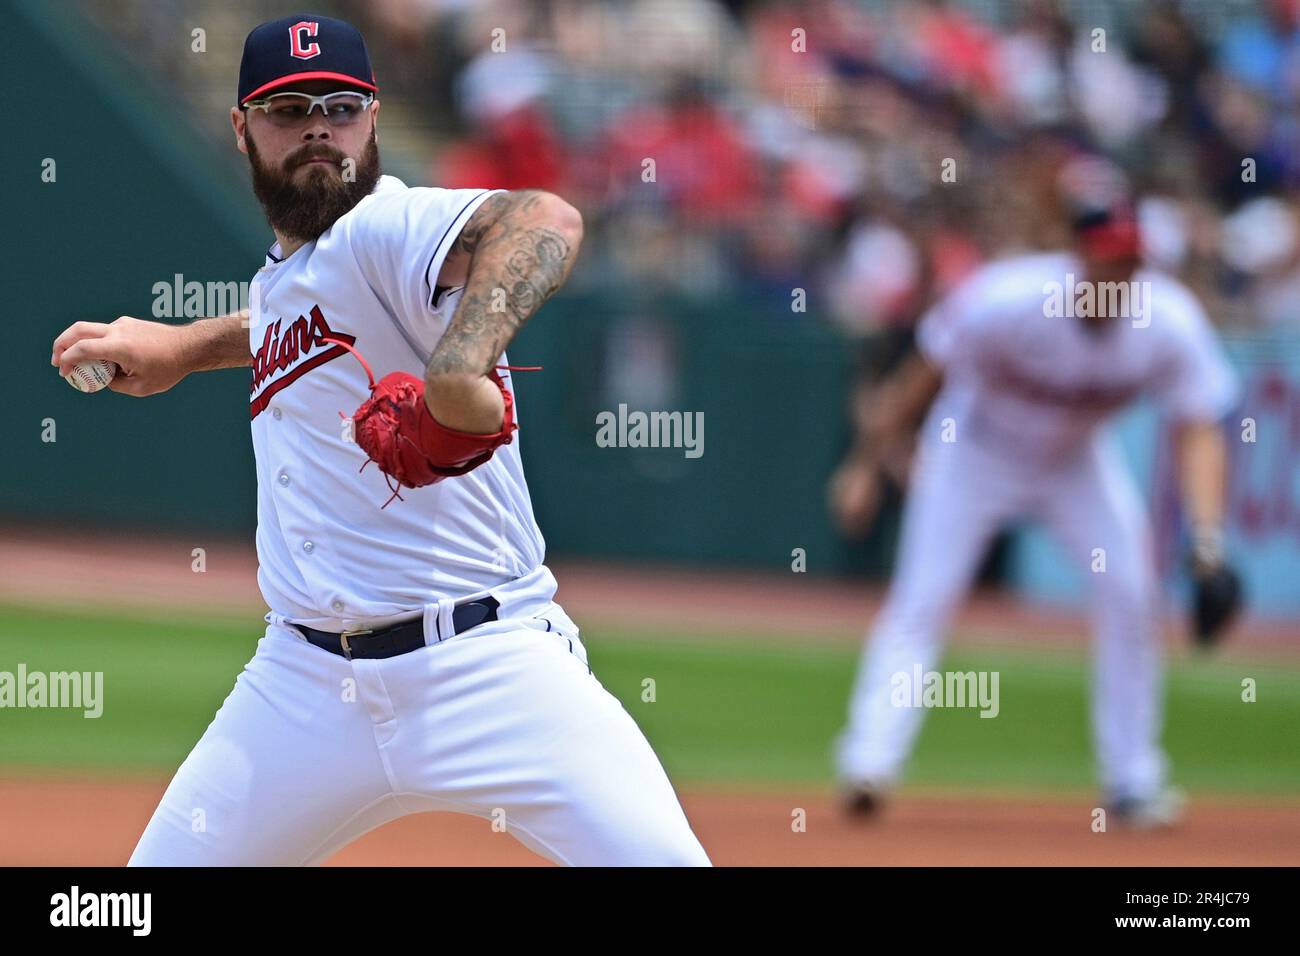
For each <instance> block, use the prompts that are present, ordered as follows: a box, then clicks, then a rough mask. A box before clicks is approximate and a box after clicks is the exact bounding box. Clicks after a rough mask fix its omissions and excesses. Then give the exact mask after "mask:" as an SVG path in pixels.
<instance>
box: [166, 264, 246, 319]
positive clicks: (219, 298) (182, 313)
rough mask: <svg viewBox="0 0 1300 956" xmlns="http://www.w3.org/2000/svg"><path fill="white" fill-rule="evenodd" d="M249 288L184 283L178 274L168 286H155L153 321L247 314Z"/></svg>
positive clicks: (243, 286)
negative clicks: (237, 313)
mask: <svg viewBox="0 0 1300 956" xmlns="http://www.w3.org/2000/svg"><path fill="white" fill-rule="evenodd" d="M249 285H250V283H249V282H247V281H244V282H235V281H233V280H232V281H230V282H199V281H198V280H196V279H191V280H189V281H188V282H187V281H186V280H185V276H184V275H182V274H181V273H179V272H178V273H176V274H175V275H174V276H172V281H171V282H155V283H154V284H153V288H152V289H151V290H150V291H152V292H153V297H154V298H153V317H154V318H155V319H210V318H214V317H215V316H218V315H229V314H230V313H232V312H247V311H248V301H249V299H248V296H249V291H248V290H249Z"/></svg>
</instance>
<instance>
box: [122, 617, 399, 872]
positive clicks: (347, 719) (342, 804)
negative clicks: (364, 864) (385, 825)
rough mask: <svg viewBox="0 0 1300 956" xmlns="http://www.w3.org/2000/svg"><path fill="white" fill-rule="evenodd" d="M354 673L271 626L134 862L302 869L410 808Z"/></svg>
mask: <svg viewBox="0 0 1300 956" xmlns="http://www.w3.org/2000/svg"><path fill="white" fill-rule="evenodd" d="M349 676H350V674H349V665H348V662H347V661H345V660H343V659H342V658H334V657H332V656H331V655H330V654H328V653H326V652H325V651H321V650H319V649H318V648H315V647H312V646H310V645H308V644H306V643H305V642H303V641H298V640H296V639H295V638H293V637H290V636H288V635H286V634H284V633H283V632H279V631H276V630H274V629H273V630H271V631H269V632H268V634H267V635H266V636H265V637H263V638H262V639H261V641H260V642H259V643H258V648H257V653H256V654H255V655H254V656H253V659H252V660H251V661H249V663H248V665H247V666H246V667H245V668H244V671H243V672H242V673H241V674H240V675H239V678H238V680H237V681H236V682H235V687H234V689H233V690H232V691H231V692H230V695H229V696H228V697H227V698H226V700H225V702H224V703H223V704H222V705H221V709H220V710H219V711H218V712H217V715H216V717H215V718H214V719H213V721H212V723H211V724H210V725H209V726H208V729H207V730H206V732H204V734H203V737H202V738H201V739H200V740H199V742H198V744H196V745H195V747H194V750H193V751H191V753H190V755H189V756H188V757H186V759H185V761H184V763H182V764H181V767H180V769H179V770H178V771H177V772H176V776H175V777H174V778H173V779H172V781H171V784H170V785H169V786H168V787H167V791H166V793H164V795H163V798H162V802H161V803H160V804H159V805H158V808H157V809H156V810H155V811H154V814H153V818H152V819H151V820H150V821H149V824H148V826H147V827H146V828H145V831H144V834H143V835H142V836H141V837H140V841H139V843H138V844H137V846H136V848H135V852H134V853H132V854H131V860H130V865H132V866H271V865H281V866H297V865H301V864H304V863H308V862H317V860H318V858H319V855H320V850H321V848H322V847H323V846H325V845H327V844H330V845H335V844H337V845H341V843H339V841H340V839H341V838H343V837H345V836H346V835H348V834H349V833H351V834H352V836H359V835H360V833H361V832H364V829H356V828H358V827H365V828H367V829H368V828H373V827H374V826H377V825H378V824H379V823H381V822H383V819H376V814H384V813H388V812H391V813H392V815H393V816H396V815H400V812H401V811H399V810H398V809H397V808H396V806H395V804H392V803H391V802H390V801H391V799H392V798H391V794H390V792H389V788H388V785H387V780H386V778H385V774H384V769H383V765H382V763H381V761H380V758H379V755H378V751H377V748H376V745H375V740H374V735H373V732H372V730H371V722H370V719H369V717H368V715H367V713H366V711H365V709H364V707H363V706H362V704H360V703H357V702H355V695H350V694H348V693H347V689H348V688H347V685H346V684H345V683H344V682H345V680H347V679H348V677H349ZM350 828H351V829H350ZM353 829H356V832H352V831H353ZM330 841H332V843H331V842H330ZM343 842H346V839H344V840H343Z"/></svg>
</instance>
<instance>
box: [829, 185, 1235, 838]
mask: <svg viewBox="0 0 1300 956" xmlns="http://www.w3.org/2000/svg"><path fill="white" fill-rule="evenodd" d="M1073 205H1074V211H1075V221H1074V226H1075V234H1076V237H1077V241H1076V248H1075V249H1073V250H1070V251H1068V252H1060V253H1049V254H1042V255H1031V256H1021V257H1017V258H1014V259H1008V260H1004V261H1001V262H995V263H992V264H990V265H988V266H986V267H985V268H983V269H982V270H980V271H978V272H977V273H976V274H975V275H973V276H972V277H971V278H970V279H968V280H967V281H966V282H965V283H964V284H963V285H962V286H960V287H959V288H958V289H957V290H956V291H955V292H954V293H953V294H952V295H951V296H950V297H949V298H948V299H947V300H945V301H943V302H941V303H939V304H938V305H937V306H936V307H935V308H934V309H932V310H931V312H930V313H929V314H927V315H926V316H925V317H924V318H923V319H922V321H921V323H920V326H919V328H918V334H917V344H918V351H917V354H915V355H914V356H913V357H912V358H911V359H910V360H909V361H908V362H907V363H906V364H905V365H904V366H903V367H902V369H900V371H899V372H898V373H897V375H896V376H895V377H894V379H893V380H892V381H891V382H889V383H887V385H886V386H885V387H884V388H883V389H882V390H881V391H879V392H877V393H876V394H877V396H878V401H877V404H876V405H875V406H874V407H873V408H871V409H867V410H865V412H864V413H863V414H862V415H861V416H860V424H859V434H858V441H857V444H856V446H855V448H854V450H853V451H852V452H851V453H850V455H849V457H848V459H847V461H846V462H845V464H844V465H843V466H841V469H840V471H839V473H838V474H837V475H836V476H835V478H834V479H833V482H832V501H833V504H834V508H835V510H836V512H837V513H838V517H839V518H840V520H841V523H842V524H843V525H844V526H849V527H851V526H854V525H856V524H860V522H859V521H858V518H859V515H857V514H856V512H857V511H859V510H861V509H863V508H864V507H866V506H868V505H869V499H868V496H867V494H866V493H865V489H869V488H870V487H871V480H870V475H869V470H870V469H872V468H875V467H877V465H876V463H877V462H880V461H882V460H883V457H882V450H887V449H890V448H891V447H894V446H895V445H896V444H897V443H898V441H899V440H900V438H901V436H902V435H904V434H905V433H907V432H908V430H909V428H911V427H914V426H915V424H916V422H917V421H918V420H919V419H920V418H921V416H922V415H925V414H926V410H927V409H928V410H929V413H928V417H927V418H926V420H925V424H924V425H923V426H922V428H921V435H920V438H919V440H918V442H917V451H916V458H915V462H914V465H913V467H912V473H911V480H910V491H909V496H908V500H907V503H906V506H905V509H904V515H903V526H902V535H901V539H900V542H899V553H898V559H897V563H896V567H895V573H894V578H893V580H892V582H891V584H890V588H889V594H888V597H887V599H886V601H885V604H884V607H883V608H882V609H881V611H880V614H879V616H878V617H877V619H876V621H875V624H874V627H873V630H872V632H871V634H870V637H869V640H868V643H867V647H866V650H865V653H864V655H863V658H862V664H861V667H860V669H859V671H858V675H857V683H856V686H855V689H854V691H853V696H852V699H851V702H850V706H849V720H848V726H847V728H846V729H845V731H844V733H843V735H842V736H841V738H840V740H839V748H838V760H839V766H838V772H839V775H840V778H841V781H842V783H843V785H844V788H845V790H846V792H847V804H848V808H849V810H850V811H851V812H854V813H858V814H866V813H870V812H873V811H874V810H875V809H876V808H877V807H878V806H879V804H880V802H881V800H882V799H883V797H884V796H885V795H886V794H887V793H888V792H889V790H891V789H892V788H893V787H894V786H895V784H896V783H897V781H898V779H899V777H900V776H901V773H902V769H903V766H904V763H905V761H906V759H907V757H908V755H909V753H910V752H911V749H912V746H913V744H914V742H915V740H916V736H917V733H918V731H919V730H920V725H921V719H922V716H923V710H922V709H919V708H917V707H913V706H903V705H900V704H899V699H897V698H896V697H895V696H894V693H893V692H894V691H895V689H896V682H897V680H898V677H897V675H900V674H901V675H904V676H906V675H912V674H915V673H918V672H919V673H928V672H930V671H931V670H932V669H933V668H934V667H936V666H937V664H938V662H939V659H940V656H941V654H942V651H943V646H944V640H945V637H946V630H947V628H948V625H949V623H950V621H951V618H952V615H953V612H954V610H955V609H956V607H957V605H958V603H959V602H960V601H961V599H962V598H963V596H964V594H965V592H966V590H967V588H968V587H969V585H970V582H971V580H972V578H973V576H974V574H975V572H976V570H977V569H978V566H979V563H980V560H981V558H982V557H983V554H984V552H985V550H986V548H987V546H988V544H989V542H990V541H991V540H992V538H993V536H994V535H995V534H996V533H997V532H998V530H999V529H1001V528H1002V527H1004V526H1006V525H1007V524H1009V523H1011V522H1014V521H1017V520H1021V519H1034V520H1038V521H1041V522H1043V523H1044V524H1045V525H1046V526H1047V527H1048V529H1049V530H1050V531H1051V532H1052V533H1053V534H1054V535H1055V536H1056V538H1057V539H1058V540H1059V541H1060V542H1061V544H1062V545H1063V546H1064V548H1065V551H1066V552H1067V554H1068V555H1069V557H1070V559H1071V560H1072V561H1073V562H1074V563H1075V564H1076V565H1077V566H1078V567H1079V569H1080V570H1081V571H1082V572H1083V573H1084V575H1085V577H1086V578H1087V581H1088V584H1089V587H1090V591H1091V602H1092V612H1093V619H1094V626H1095V641H1096V643H1095V651H1094V668H1095V674H1094V681H1093V699H1092V724H1093V737H1094V743H1095V749H1096V755H1097V759H1098V763H1099V769H1100V777H1101V785H1102V789H1103V795H1104V799H1105V801H1106V803H1107V805H1108V806H1109V807H1110V808H1111V809H1112V811H1113V813H1114V815H1115V816H1117V817H1118V818H1119V819H1120V820H1121V821H1123V822H1127V823H1131V824H1134V825H1137V826H1153V825H1163V824H1167V823H1170V822H1173V820H1174V819H1176V818H1177V816H1178V814H1179V810H1180V808H1181V803H1182V797H1181V794H1180V793H1179V792H1178V791H1177V790H1176V789H1175V788H1172V787H1170V786H1169V781H1168V772H1169V768H1168V762H1167V760H1166V758H1165V755H1164V752H1163V751H1162V749H1161V747H1160V726H1161V689H1160V681H1161V650H1160V641H1159V629H1158V598H1159V594H1158V582H1157V580H1156V574H1155V568H1154V563H1153V551H1152V543H1151V536H1150V529H1149V527H1148V520H1147V515H1146V513H1145V509H1144V507H1143V504H1142V500H1141V496H1140V494H1139V492H1138V490H1137V488H1136V487H1135V485H1134V482H1133V479H1132V477H1131V476H1130V475H1129V473H1128V471H1127V470H1126V468H1125V466H1124V463H1123V461H1122V460H1121V457H1120V455H1119V452H1118V449H1117V448H1116V447H1114V445H1113V444H1112V441H1111V437H1110V436H1109V435H1108V434H1105V433H1103V431H1102V428H1101V425H1102V424H1103V422H1105V421H1106V420H1108V419H1109V418H1111V417H1112V416H1113V415H1114V414H1115V413H1116V412H1118V411H1119V410H1120V409H1122V408H1124V407H1125V406H1127V405H1129V404H1130V403H1131V402H1133V401H1134V400H1135V399H1137V398H1138V397H1139V396H1142V395H1146V396H1149V397H1151V398H1153V399H1155V400H1156V401H1157V402H1159V403H1160V404H1161V405H1163V407H1164V409H1165V410H1166V412H1167V414H1168V415H1169V416H1170V417H1171V418H1172V420H1173V421H1174V429H1175V432H1174V434H1175V439H1176V447H1177V452H1178V471H1179V478H1180V483H1181V487H1182V491H1183V499H1184V502H1185V510H1186V513H1187V515H1188V518H1189V521H1190V524H1191V527H1192V531H1193V535H1192V536H1193V541H1194V546H1195V547H1194V555H1193V564H1192V566H1193V571H1194V578H1195V581H1196V592H1197V615H1198V627H1197V633H1198V637H1199V638H1200V639H1202V640H1203V641H1206V642H1209V641H1211V640H1213V639H1214V638H1216V637H1217V636H1218V635H1219V634H1220V633H1221V631H1222V629H1223V627H1224V626H1226V624H1227V623H1228V620H1229V619H1230V618H1231V616H1232V613H1233V612H1234V611H1235V609H1236V604H1237V600H1238V598H1237V595H1238V585H1237V578H1236V575H1235V573H1234V572H1233V571H1232V570H1231V569H1230V568H1229V567H1228V565H1227V564H1226V562H1225V559H1224V554H1223V535H1222V527H1223V513H1224V511H1223V509H1224V485H1225V448H1224V442H1223V437H1222V433H1221V431H1220V421H1221V419H1222V418H1223V416H1224V415H1225V414H1226V413H1227V412H1228V411H1229V410H1230V409H1231V408H1232V406H1233V404H1234V402H1235V400H1236V394H1237V384H1236V381H1235V377H1234V375H1233V373H1232V371H1231V369H1230V367H1229V366H1228V363H1227V361H1226V359H1225V357H1224V355H1223V353H1222V351H1221V349H1220V348H1219V346H1218V344H1217V342H1216V339H1215V336H1214V332H1213V330H1212V328H1211V326H1210V323H1209V321H1208V320H1207V318H1206V316H1205V314H1204V311H1203V310H1202V308H1201V306H1200V304H1199V303H1198V302H1197V301H1196V299H1195V297H1194V296H1193V295H1192V293H1191V292H1190V291H1189V290H1188V289H1186V288H1185V287H1184V286H1182V285H1180V284H1179V283H1178V282H1176V281H1174V280H1173V279H1172V278H1169V277H1168V276H1165V275H1162V274H1159V273H1156V272H1153V271H1150V270H1147V269H1144V268H1140V267H1139V258H1138V253H1139V234H1138V231H1137V226H1136V221H1135V217H1134V216H1133V214H1132V207H1131V201H1130V200H1126V199H1124V198H1122V197H1121V198H1119V199H1115V198H1112V199H1110V200H1108V201H1105V202H1095V201H1092V200H1088V201H1083V200H1076V201H1075V202H1074V204H1073ZM1089 292H1093V293H1097V294H1095V295H1093V296H1092V300H1091V304H1090V300H1089V298H1088V293H1089ZM918 665H919V670H918ZM904 696H905V695H904Z"/></svg>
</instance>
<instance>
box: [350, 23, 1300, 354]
mask: <svg viewBox="0 0 1300 956" xmlns="http://www.w3.org/2000/svg"><path fill="white" fill-rule="evenodd" d="M324 6H325V7H326V10H325V12H336V13H339V14H341V15H343V16H347V17H349V18H351V19H353V20H354V22H357V23H358V25H359V26H361V27H362V29H363V30H364V31H365V32H366V34H367V37H368V39H369V42H370V44H371V47H372V54H373V56H374V59H375V61H376V65H377V66H376V68H377V71H378V73H379V76H378V79H379V83H380V87H381V91H382V94H383V95H384V96H385V97H388V96H392V95H396V96H398V97H400V100H401V102H402V103H404V104H406V105H407V107H408V108H409V110H410V111H411V112H413V113H414V114H416V115H415V116H414V117H413V121H414V122H416V123H419V124H423V125H425V126H426V127H427V128H428V129H429V130H430V131H431V132H432V134H433V135H434V136H436V137H437V139H436V142H437V147H436V148H435V149H434V150H433V153H434V154H435V155H434V158H433V160H432V162H430V164H429V166H428V168H427V177H426V180H427V182H429V183H433V184H437V185H444V186H497V187H503V188H509V189H517V188H524V187H538V188H543V189H550V190H554V191H556V192H558V193H560V194H561V195H563V196H565V197H566V198H569V199H570V200H571V201H573V202H574V203H575V204H576V205H578V206H579V207H580V208H581V209H582V211H583V213H584V216H585V218H586V222H587V226H588V241H587V243H586V245H585V251H584V261H583V263H582V265H581V267H580V271H579V273H577V274H576V275H575V281H577V282H580V283H581V282H588V283H596V282H605V283H629V282H637V283H647V284H649V286H648V287H651V288H663V289H665V290H676V291H684V292H688V293H698V294H704V295H724V296H745V297H762V298H766V299H769V300H771V301H772V302H773V303H775V304H780V303H790V302H791V301H792V290H794V289H803V290H806V295H807V303H808V310H807V313H800V312H797V311H793V310H792V311H791V315H792V321H803V320H805V316H813V315H816V316H823V317H829V318H831V319H832V320H833V321H835V322H836V323H837V324H838V325H840V326H841V327H842V328H843V329H844V330H846V331H847V332H849V333H850V334H854V335H864V334H868V333H871V332H874V331H878V330H883V329H893V328H906V327H907V326H909V325H910V324H911V323H912V322H914V321H915V319H916V318H917V316H918V315H919V314H920V313H921V312H922V311H923V310H924V308H925V307H926V306H927V305H928V304H929V302H931V301H932V300H933V299H934V298H935V297H936V296H938V295H941V294H943V292H944V291H945V290H947V289H949V288H951V286H952V285H953V283H955V282H957V281H958V280H960V279H961V278H962V277H963V276H965V275H966V274H967V273H968V272H969V271H970V270H971V269H972V268H974V267H975V266H977V265H978V264H979V263H980V262H982V261H984V260H987V259H988V258H990V257H996V256H1000V255H1006V254H1009V253H1012V252H1015V251H1018V250H1027V249H1040V248H1053V247H1059V246H1062V245H1064V243H1065V241H1066V238H1067V237H1066V234H1065V231H1064V225H1063V222H1062V218H1061V216H1060V215H1059V210H1057V209H1056V208H1055V203H1056V202H1057V200H1056V198H1055V190H1054V188H1053V186H1054V183H1055V181H1056V178H1057V174H1058V172H1059V170H1060V169H1061V168H1062V166H1063V165H1064V164H1065V163H1066V162H1067V161H1068V160H1069V159H1070V158H1071V157H1072V156H1074V155H1076V154H1078V153H1079V152H1080V151H1084V150H1092V151H1100V152H1103V153H1105V154H1106V155H1107V156H1109V157H1110V158H1111V159H1113V160H1114V161H1116V162H1117V163H1119V164H1120V165H1121V166H1122V167H1123V168H1124V169H1125V170H1126V171H1127V173H1128V174H1129V176H1130V177H1131V179H1132V181H1133V183H1134V184H1135V186H1136V188H1137V189H1138V190H1139V192H1140V194H1141V196H1142V197H1143V198H1142V201H1141V207H1140V216H1141V221H1142V224H1143V227H1144V237H1145V245H1146V252H1147V255H1148V257H1149V259H1150V260H1151V261H1153V262H1155V263H1157V264H1159V265H1160V266H1162V267H1164V268H1166V269H1169V270H1171V271H1173V272H1175V273H1176V274H1178V275H1179V276H1181V277H1182V278H1183V279H1184V280H1186V281H1188V282H1189V283H1191V284H1192V285H1193V287H1194V288H1195V289H1196V291H1197V292H1198V293H1199V294H1200V295H1201V296H1202V298H1203V301H1205V302H1206V303H1207V305H1208V306H1209V308H1210V311H1211V313H1212V315H1213V317H1214V319H1215V321H1216V322H1218V323H1219V324H1221V325H1232V326H1237V327H1241V326H1245V327H1250V328H1256V329H1259V328H1290V329H1293V330H1300V230H1298V228H1297V222H1298V220H1297V215H1298V214H1300V0H1252V2H1237V0H1182V2H1179V0H1145V2H1125V3H1116V2H1108V0H1076V2H1071V0H908V2H901V0H899V2H888V0H858V2H855V0H772V2H760V0H750V2H746V0H731V2H722V0H607V2H597V0H482V2H475V0H338V2H335V3H327V4H325V5H324ZM408 118H409V117H408ZM381 122H382V120H381Z"/></svg>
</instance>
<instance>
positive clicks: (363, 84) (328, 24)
mask: <svg viewBox="0 0 1300 956" xmlns="http://www.w3.org/2000/svg"><path fill="white" fill-rule="evenodd" d="M303 80H337V81H339V83H340V84H341V85H343V86H347V87H352V88H356V89H362V90H368V91H370V92H372V93H374V92H377V91H378V89H379V87H377V86H376V85H375V71H374V69H373V68H372V67H371V65H370V54H369V52H367V50H366V41H365V40H364V39H362V37H361V31H360V30H358V29H357V28H356V27H354V26H353V25H352V24H350V23H347V22H345V21H343V20H336V19H334V18H333V17H322V16H319V15H318V14H315V13H299V14H295V15H294V16H290V17H284V18H283V19H280V20H272V21H271V22H270V23H263V24H262V25H261V26H259V27H257V28H256V29H254V30H253V32H252V33H250V34H249V35H248V39H246V40H245V41H244V58H243V59H242V60H241V61H240V62H239V105H240V106H243V105H244V104H245V103H247V102H248V101H249V100H252V99H256V98H258V97H260V96H265V95H267V94H268V93H271V92H274V91H275V90H278V89H283V88H284V87H286V86H292V85H293V84H294V83H298V82H301V81H303Z"/></svg>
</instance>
